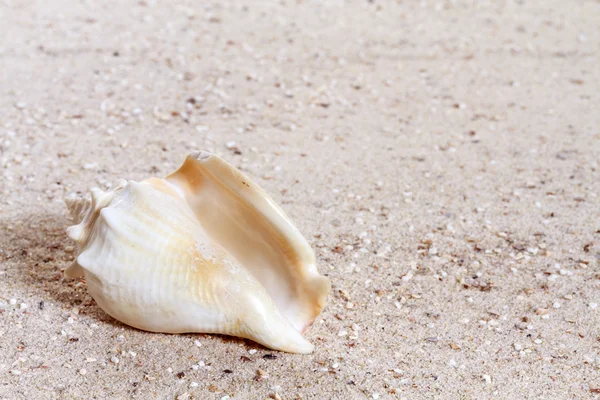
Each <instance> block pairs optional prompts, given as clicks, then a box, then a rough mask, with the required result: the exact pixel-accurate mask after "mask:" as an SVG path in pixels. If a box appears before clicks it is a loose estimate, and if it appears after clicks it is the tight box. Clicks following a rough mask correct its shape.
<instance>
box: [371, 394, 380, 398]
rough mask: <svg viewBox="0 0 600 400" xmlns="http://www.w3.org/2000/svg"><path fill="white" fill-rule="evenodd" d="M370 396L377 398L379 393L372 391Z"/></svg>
mask: <svg viewBox="0 0 600 400" xmlns="http://www.w3.org/2000/svg"><path fill="white" fill-rule="evenodd" d="M371 397H372V398H374V399H378V398H379V393H373V394H372V395H371Z"/></svg>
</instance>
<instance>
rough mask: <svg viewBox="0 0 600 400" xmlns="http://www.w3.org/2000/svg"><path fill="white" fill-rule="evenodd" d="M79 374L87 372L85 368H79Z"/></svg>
mask: <svg viewBox="0 0 600 400" xmlns="http://www.w3.org/2000/svg"><path fill="white" fill-rule="evenodd" d="M79 374H81V375H85V374H87V370H86V369H85V368H81V369H80V370H79Z"/></svg>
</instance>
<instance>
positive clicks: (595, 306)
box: [590, 303, 598, 310]
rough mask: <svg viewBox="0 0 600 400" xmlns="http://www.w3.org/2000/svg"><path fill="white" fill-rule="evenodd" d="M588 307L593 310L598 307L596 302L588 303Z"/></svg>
mask: <svg viewBox="0 0 600 400" xmlns="http://www.w3.org/2000/svg"><path fill="white" fill-rule="evenodd" d="M590 308H591V309H592V310H595V309H596V308H598V303H590Z"/></svg>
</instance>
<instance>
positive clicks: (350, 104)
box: [0, 0, 600, 400]
mask: <svg viewBox="0 0 600 400" xmlns="http://www.w3.org/2000/svg"><path fill="white" fill-rule="evenodd" d="M599 43H600V3H599V2H598V1H595V0H572V1H564V0H560V1H559V0H535V1H534V0H514V1H508V0H488V1H466V0H447V1H444V0H422V1H417V0H415V1H408V0H405V1H392V0H390V1H379V0H375V1H366V0H364V1H362V0H361V1H358V0H356V1H336V0H323V1H310V0H281V1H246V2H242V1H229V0H225V1H163V2H160V1H156V0H138V1H129V0H123V1H94V0H81V1H66V0H38V1H30V0H0V78H1V79H0V181H1V185H0V191H1V194H2V196H0V398H1V399H11V400H12V399H129V398H136V399H221V400H223V399H267V398H273V399H300V398H301V399H542V398H544V399H593V398H599V397H600V306H599V304H600V272H599V266H598V263H599V260H600V198H599V196H600V165H599V163H600V161H599V158H600V131H599V126H600V112H599V109H600V101H599V100H600V99H599V97H600V96H599V93H600V67H599V65H600V48H599ZM196 149H205V150H209V151H213V152H216V153H217V154H219V155H221V156H222V157H224V158H225V159H226V160H228V161H229V162H230V163H232V164H233V165H235V166H236V167H238V168H240V169H241V170H242V171H243V172H244V173H245V174H247V175H248V176H250V177H252V179H254V180H255V181H256V183H258V184H259V185H261V186H262V187H263V188H264V189H265V190H266V191H267V192H268V193H270V194H271V195H272V196H273V198H274V199H275V200H276V201H277V202H278V203H279V204H280V205H281V206H282V207H283V208H284V209H285V211H286V212H287V213H288V214H289V215H290V217H291V218H292V219H293V220H294V221H295V222H296V224H297V226H298V228H299V229H300V230H301V231H302V232H303V234H304V235H305V236H306V237H307V239H308V240H309V242H310V243H311V245H312V246H313V248H314V250H315V252H316V255H317V259H318V265H319V269H320V271H321V273H323V274H326V275H327V276H328V277H329V278H330V279H331V281H332V283H333V289H332V293H331V295H330V297H329V304H328V305H327V307H326V308H325V310H324V312H323V313H322V314H321V315H320V316H319V317H318V318H317V320H316V321H315V323H314V325H313V326H312V327H311V328H310V329H309V330H308V332H307V333H306V337H307V338H308V339H309V340H310V341H311V342H312V343H314V344H315V346H316V349H315V352H314V353H313V354H311V355H304V356H303V355H292V354H285V353H279V352H274V351H269V350H268V349H265V348H263V347H261V346H260V345H257V344H254V343H252V342H250V341H246V340H241V339H236V338H230V337H225V336H218V335H204V334H185V335H166V334H152V333H147V332H143V331H139V330H136V329H133V328H130V327H128V326H125V325H123V324H121V323H119V322H117V321H115V320H113V319H112V318H110V317H109V316H108V315H107V314H105V313H104V312H103V311H102V310H101V309H100V308H99V307H98V306H97V305H96V303H95V302H94V300H93V299H92V298H91V297H90V295H89V294H88V292H87V289H86V284H85V282H84V281H82V280H77V279H75V280H67V279H65V278H63V275H62V270H64V269H65V268H66V267H67V266H68V265H69V264H70V263H71V262H72V260H73V259H74V258H75V257H76V250H75V246H74V243H73V242H72V241H71V240H69V239H68V238H67V237H66V234H65V228H66V227H67V226H68V225H69V224H70V222H69V220H68V216H67V211H66V207H65V205H64V203H63V198H64V197H65V196H66V195H68V194H70V193H79V194H82V193H86V192H87V191H88V190H89V189H90V188H91V187H93V186H98V187H101V188H105V187H107V185H109V184H110V183H111V182H112V181H113V180H115V179H118V178H125V179H133V180H141V179H144V178H147V177H150V176H165V175H166V174H168V173H170V172H171V171H173V170H174V169H175V168H177V167H178V166H179V164H180V163H181V162H182V161H183V159H184V157H185V155H186V154H187V153H188V152H190V151H193V150H196Z"/></svg>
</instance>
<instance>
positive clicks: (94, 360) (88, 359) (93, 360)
mask: <svg viewBox="0 0 600 400" xmlns="http://www.w3.org/2000/svg"><path fill="white" fill-rule="evenodd" d="M96 361H98V360H96V359H95V358H92V357H88V358H86V359H85V362H89V363H92V362H96Z"/></svg>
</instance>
